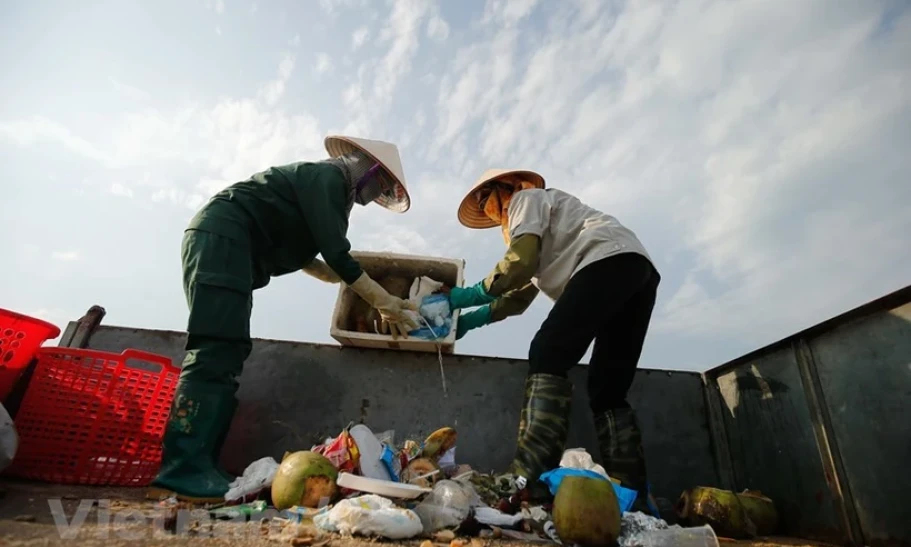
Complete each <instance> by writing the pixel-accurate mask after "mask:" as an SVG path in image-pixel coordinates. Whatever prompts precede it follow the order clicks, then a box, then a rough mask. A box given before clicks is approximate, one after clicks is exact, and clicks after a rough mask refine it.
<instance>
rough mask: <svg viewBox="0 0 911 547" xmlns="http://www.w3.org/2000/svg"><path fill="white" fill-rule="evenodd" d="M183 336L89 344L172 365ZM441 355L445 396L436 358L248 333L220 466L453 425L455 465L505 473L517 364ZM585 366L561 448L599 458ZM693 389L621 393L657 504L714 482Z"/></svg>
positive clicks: (130, 334)
mask: <svg viewBox="0 0 911 547" xmlns="http://www.w3.org/2000/svg"><path fill="white" fill-rule="evenodd" d="M185 337H186V335H185V334H184V333H177V332H166V331H152V330H141V329H131V328H121V327H106V326H102V327H99V328H98V329H97V330H96V331H95V332H94V333H93V334H92V336H91V340H90V341H89V348H90V349H97V350H103V351H113V352H118V353H119V352H120V351H122V350H124V349H126V348H136V349H142V350H145V351H151V352H154V353H159V354H162V355H166V356H168V357H170V358H171V359H172V360H173V361H174V363H175V364H179V363H180V361H181V360H182V359H183V346H184V341H185ZM443 362H444V370H445V373H446V383H447V388H448V396H444V394H443V390H442V385H441V378H440V368H439V363H438V362H437V356H436V355H431V354H426V353H411V352H398V351H390V350H368V349H358V348H342V347H337V346H328V345H318V344H306V343H297V342H282V341H274V340H255V341H254V345H253V352H252V354H251V356H250V358H249V359H248V361H247V363H246V365H245V367H244V372H243V374H242V376H241V379H240V381H241V387H240V390H239V391H238V399H239V400H240V405H239V409H238V413H237V415H236V416H235V419H234V422H233V424H232V427H231V431H230V433H229V434H228V438H227V440H226V448H225V450H224V452H223V460H224V463H225V465H226V466H227V467H228V468H229V469H230V470H232V471H234V472H237V473H239V472H241V471H242V470H243V468H244V467H245V466H246V465H247V464H248V463H250V462H251V461H253V460H254V459H257V458H261V457H264V456H273V457H276V458H279V457H281V455H282V454H283V453H284V451H285V450H300V449H308V448H310V446H311V445H312V444H313V443H314V442H317V441H319V440H321V439H323V438H325V437H326V436H327V435H336V434H338V432H339V431H340V430H341V429H342V428H343V427H344V426H345V425H347V424H348V423H349V422H350V421H355V422H357V421H361V420H363V422H364V423H366V424H367V425H368V426H369V427H370V428H371V429H373V430H374V431H375V432H377V433H378V432H380V431H384V430H388V429H394V430H395V433H396V438H397V439H404V438H423V437H424V436H426V435H427V434H429V433H430V432H432V431H433V430H435V429H436V428H438V427H441V426H444V425H451V426H453V427H455V428H456V429H457V430H458V432H459V441H458V445H457V449H456V459H457V461H459V462H460V463H468V464H470V465H472V466H473V467H474V468H475V469H478V470H482V471H489V470H496V469H499V470H502V469H504V468H505V467H506V466H507V465H508V463H509V462H510V461H511V459H512V455H513V452H514V450H515V440H516V429H517V427H518V423H519V411H520V406H521V403H522V394H523V386H524V380H525V376H526V373H527V370H528V364H527V362H525V361H519V360H510V359H492V358H485V357H470V356H461V355H453V356H448V355H444V356H443ZM586 372H587V369H586V368H585V367H577V368H576V369H575V370H573V371H572V372H571V374H570V377H571V379H572V380H573V383H574V384H575V386H576V389H575V395H574V400H573V411H572V423H571V428H570V438H569V442H568V447H584V448H586V449H587V450H588V451H589V453H590V454H592V456H594V458H595V459H596V460H597V461H600V455H599V454H598V448H597V441H596V438H595V432H594V425H593V423H592V418H591V413H590V412H589V410H588V396H587V393H586V390H585V378H586ZM702 386H703V384H702V377H701V375H700V374H697V373H691V372H677V371H673V372H670V371H658V370H641V371H639V372H638V373H637V376H636V378H635V381H634V383H633V386H632V388H631V391H630V397H629V399H630V403H631V404H632V405H633V406H634V407H635V408H637V409H638V413H639V418H640V422H641V427H642V430H643V437H644V444H645V451H646V460H647V465H648V468H649V476H650V480H651V483H652V488H653V491H654V493H655V495H656V496H657V497H658V498H661V499H659V503H660V504H661V505H662V506H663V508H664V509H665V510H667V509H670V505H671V504H672V502H673V501H675V500H676V499H677V497H678V496H679V495H680V493H681V492H682V491H683V490H684V489H686V488H688V487H690V486H692V485H694V484H705V485H714V484H716V483H717V478H716V474H715V465H714V461H713V455H712V449H711V444H710V438H709V435H708V421H707V418H706V416H707V414H706V409H705V399H704V395H703V387H702ZM667 516H670V515H667Z"/></svg>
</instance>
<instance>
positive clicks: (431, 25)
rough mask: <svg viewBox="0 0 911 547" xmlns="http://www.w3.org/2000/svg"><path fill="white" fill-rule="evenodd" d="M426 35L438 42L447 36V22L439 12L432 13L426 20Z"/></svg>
mask: <svg viewBox="0 0 911 547" xmlns="http://www.w3.org/2000/svg"><path fill="white" fill-rule="evenodd" d="M427 36H429V37H430V38H432V39H434V40H436V41H438V42H443V41H445V40H446V38H448V37H449V24H448V23H446V20H445V19H443V18H442V17H441V16H440V15H439V14H434V15H433V16H432V17H431V18H430V19H429V20H428V21H427Z"/></svg>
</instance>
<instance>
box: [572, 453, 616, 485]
mask: <svg viewBox="0 0 911 547" xmlns="http://www.w3.org/2000/svg"><path fill="white" fill-rule="evenodd" d="M560 467H567V468H571V469H585V470H587V471H593V472H595V473H597V474H599V475H601V476H602V477H604V478H605V479H610V477H608V476H607V471H605V470H604V467H602V466H600V465H598V464H596V463H595V460H593V459H592V457H591V454H589V453H588V452H587V451H586V450H585V449H584V448H570V449H569V450H566V451H565V452H563V457H562V458H560Z"/></svg>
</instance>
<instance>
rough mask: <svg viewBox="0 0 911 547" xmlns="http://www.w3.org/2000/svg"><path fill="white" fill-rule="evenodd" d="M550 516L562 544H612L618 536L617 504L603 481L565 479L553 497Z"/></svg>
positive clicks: (582, 478) (614, 496)
mask: <svg viewBox="0 0 911 547" xmlns="http://www.w3.org/2000/svg"><path fill="white" fill-rule="evenodd" d="M553 516H554V527H556V529H557V535H558V536H559V537H560V541H561V542H563V544H564V545H572V544H574V543H576V544H579V545H582V546H583V547H589V546H601V545H612V544H613V543H614V542H615V541H616V540H617V538H618V537H619V536H620V503H619V502H618V501H617V496H616V494H614V487H613V486H611V483H610V482H609V481H606V480H601V479H595V478H590V477H579V476H568V477H564V478H563V480H562V481H561V482H560V489H559V490H557V496H556V497H555V498H554V509H553Z"/></svg>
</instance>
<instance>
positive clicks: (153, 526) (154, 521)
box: [0, 479, 823, 547]
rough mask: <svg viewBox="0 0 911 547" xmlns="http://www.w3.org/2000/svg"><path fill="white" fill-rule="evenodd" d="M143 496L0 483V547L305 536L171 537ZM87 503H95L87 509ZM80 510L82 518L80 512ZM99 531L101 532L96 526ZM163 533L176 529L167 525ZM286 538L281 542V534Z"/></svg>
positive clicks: (230, 530)
mask: <svg viewBox="0 0 911 547" xmlns="http://www.w3.org/2000/svg"><path fill="white" fill-rule="evenodd" d="M144 496H145V489H141V488H105V487H80V486H62V485H52V484H44V483H31V482H24V481H18V480H16V481H14V480H9V479H0V546H4V547H5V546H16V547H19V546H39V545H41V546H43V545H47V546H52V545H60V544H61V543H64V544H65V543H67V542H72V543H75V544H79V545H88V546H99V547H101V546H104V547H126V546H130V547H149V546H153V545H162V546H164V545H173V546H192V547H208V546H212V547H236V546H240V545H244V546H250V547H260V546H262V547H266V546H271V547H279V546H282V545H295V543H292V541H291V539H290V535H293V533H294V532H298V533H300V534H302V535H304V536H307V535H309V534H307V533H306V529H300V528H298V527H290V528H287V527H286V528H284V529H282V527H281V526H280V525H278V524H272V525H271V527H268V528H263V525H262V524H261V523H260V522H258V521H257V522H247V523H239V522H232V521H214V520H208V519H205V518H203V519H202V520H200V521H196V523H194V520H195V518H194V517H192V516H186V517H184V518H182V520H181V522H179V523H176V526H177V527H178V528H179V530H178V533H176V534H174V533H169V532H168V531H166V530H165V529H164V528H165V526H166V523H165V521H166V519H165V518H164V516H163V515H164V513H163V512H162V511H161V510H158V509H156V503H155V502H153V501H150V500H147V499H145V497H144ZM93 500H102V501H100V502H94V501H93ZM80 505H81V507H82V508H81V510H80ZM99 523H100V524H99ZM167 524H168V525H171V526H172V527H173V525H174V524H175V523H174V522H173V521H171V522H168V523H167ZM283 533H284V534H285V535H282V534H283ZM298 541H299V542H298V543H297V545H310V546H311V547H368V546H373V547H375V546H376V544H377V543H384V544H385V545H388V546H390V547H406V546H407V547H418V545H420V543H421V540H414V541H406V542H378V541H375V540H360V539H353V538H341V537H332V536H326V537H321V538H316V539H315V540H313V541H308V540H303V539H301V540H298ZM721 544H722V546H726V545H731V546H740V545H744V546H753V547H762V546H769V547H771V546H778V545H787V546H792V547H796V546H806V547H822V546H823V544H820V543H812V542H806V541H795V540H789V539H784V538H774V539H768V540H759V541H747V542H743V541H738V542H734V541H727V540H722V542H721ZM492 545H496V546H501V545H502V546H503V547H532V546H537V547H540V546H542V545H548V544H546V543H523V542H518V541H506V540H490V539H476V540H475V542H474V543H473V544H471V545H468V546H467V547H489V546H492Z"/></svg>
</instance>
